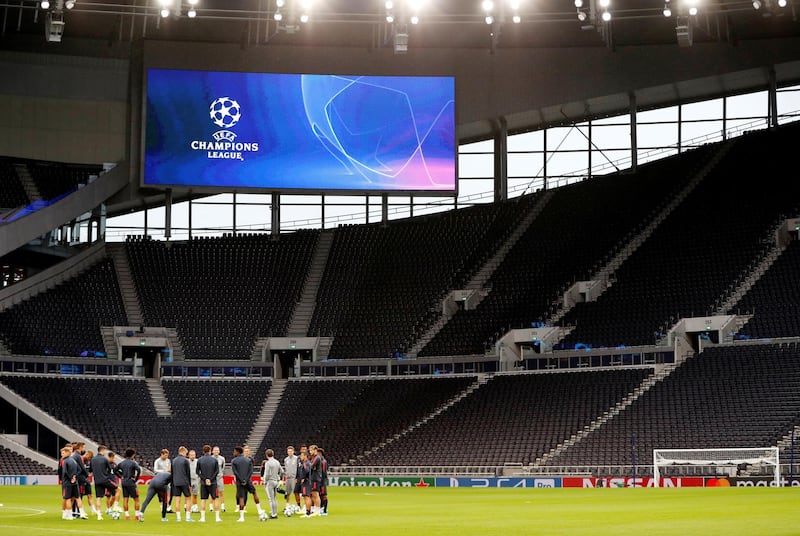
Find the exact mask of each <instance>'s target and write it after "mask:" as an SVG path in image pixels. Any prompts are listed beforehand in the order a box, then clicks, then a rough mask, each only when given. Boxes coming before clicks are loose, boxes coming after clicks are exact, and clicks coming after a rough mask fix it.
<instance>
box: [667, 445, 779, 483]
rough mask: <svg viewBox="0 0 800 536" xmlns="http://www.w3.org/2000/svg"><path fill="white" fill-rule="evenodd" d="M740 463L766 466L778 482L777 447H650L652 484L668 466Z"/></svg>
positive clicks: (705, 465)
mask: <svg viewBox="0 0 800 536" xmlns="http://www.w3.org/2000/svg"><path fill="white" fill-rule="evenodd" d="M741 464H748V465H762V466H766V467H770V468H771V469H772V473H773V475H774V478H775V486H776V487H779V486H780V482H781V466H780V459H779V454H778V447H764V448H720V449H654V450H653V480H654V483H653V485H654V486H655V487H658V486H660V482H661V470H662V468H664V467H670V466H679V465H683V466H703V467H712V466H713V467H720V466H728V467H731V466H733V467H735V466H738V465H741Z"/></svg>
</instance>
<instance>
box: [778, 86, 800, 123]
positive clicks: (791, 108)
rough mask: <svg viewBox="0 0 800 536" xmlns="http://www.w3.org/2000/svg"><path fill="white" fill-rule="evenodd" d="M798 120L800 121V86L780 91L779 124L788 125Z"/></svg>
mask: <svg viewBox="0 0 800 536" xmlns="http://www.w3.org/2000/svg"><path fill="white" fill-rule="evenodd" d="M792 116H794V117H792ZM783 118H786V119H783ZM798 119H800V86H794V87H792V88H786V89H781V90H778V122H779V123H788V122H789V121H796V120H798Z"/></svg>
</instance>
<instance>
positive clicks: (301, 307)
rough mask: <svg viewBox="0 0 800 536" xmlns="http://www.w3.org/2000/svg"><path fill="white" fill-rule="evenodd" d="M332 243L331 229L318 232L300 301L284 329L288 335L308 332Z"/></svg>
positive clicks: (303, 335) (295, 335) (298, 335)
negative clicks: (286, 327)
mask: <svg viewBox="0 0 800 536" xmlns="http://www.w3.org/2000/svg"><path fill="white" fill-rule="evenodd" d="M332 244H333V231H323V232H322V233H320V235H319V239H318V240H317V247H316V248H315V249H314V255H313V256H312V257H311V265H310V266H309V268H308V272H307V273H306V280H305V283H304V284H303V292H302V294H301V295H300V301H298V302H297V304H296V305H295V308H294V311H293V312H292V319H291V321H290V322H289V327H288V329H287V331H286V332H287V335H288V336H289V337H305V336H306V334H308V328H309V326H310V325H311V318H312V317H313V316H314V309H316V307H317V291H319V285H320V282H321V281H322V275H323V273H324V272H325V265H326V264H327V263H328V254H329V253H330V252H331V245H332Z"/></svg>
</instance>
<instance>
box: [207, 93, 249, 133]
mask: <svg viewBox="0 0 800 536" xmlns="http://www.w3.org/2000/svg"><path fill="white" fill-rule="evenodd" d="M209 108H210V111H209V115H210V116H211V120H212V121H213V122H214V124H215V125H217V126H218V127H219V128H231V127H232V126H234V125H235V124H236V123H238V122H239V119H241V117H242V110H241V108H240V107H239V103H238V102H236V101H235V100H233V99H232V98H230V97H220V98H218V99H217V100H215V101H214V102H212V103H211V106H210V107H209Z"/></svg>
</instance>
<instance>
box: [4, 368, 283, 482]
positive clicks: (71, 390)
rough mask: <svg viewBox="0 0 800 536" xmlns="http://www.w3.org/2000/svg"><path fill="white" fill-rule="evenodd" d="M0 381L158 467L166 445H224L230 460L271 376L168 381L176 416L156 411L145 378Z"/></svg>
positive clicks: (82, 429) (114, 447)
mask: <svg viewBox="0 0 800 536" xmlns="http://www.w3.org/2000/svg"><path fill="white" fill-rule="evenodd" d="M0 381H2V383H4V384H5V385H7V386H8V387H9V388H11V389H12V390H14V391H15V392H17V393H18V394H19V395H21V396H23V397H24V398H26V399H27V400H29V401H30V402H32V403H34V404H36V405H37V406H38V407H40V408H41V409H43V410H44V411H47V412H48V413H49V414H51V415H52V416H53V417H55V418H57V419H59V420H60V421H62V422H64V423H65V424H67V425H69V426H71V427H73V428H74V429H76V430H78V431H79V432H81V433H83V434H84V435H86V436H87V437H89V438H91V439H93V440H95V441H97V442H99V443H103V444H105V445H108V447H109V448H111V449H112V450H114V451H116V452H123V451H124V449H126V448H127V447H134V448H135V449H136V450H137V451H138V452H139V461H140V463H142V464H143V465H144V466H145V467H148V468H150V467H152V464H153V461H154V460H155V459H156V458H157V457H158V454H159V452H160V451H161V449H162V448H166V449H168V450H169V451H170V453H171V454H172V455H174V454H175V452H176V451H177V448H178V447H179V446H180V445H185V446H186V447H187V448H190V449H195V450H197V451H198V452H199V451H200V449H201V448H202V446H203V444H205V443H208V444H211V445H218V446H219V447H220V450H221V453H222V455H223V456H225V457H226V458H230V457H231V455H232V452H233V447H234V446H236V445H240V444H242V443H243V442H244V441H245V440H246V439H247V437H248V435H249V433H250V430H251V429H252V427H253V424H254V422H255V420H256V417H257V416H258V414H259V412H260V411H261V408H262V407H263V405H264V401H265V400H266V397H267V394H268V393H269V388H270V385H271V382H269V381H265V380H217V379H202V380H172V379H165V380H163V381H162V385H163V387H164V393H165V394H166V397H167V400H168V401H169V403H170V406H171V409H172V412H173V415H172V416H171V417H158V416H157V415H156V411H155V407H154V406H153V403H152V400H151V398H150V393H149V391H148V389H147V384H146V383H145V381H144V380H141V379H117V378H96V379H95V378H91V379H87V378H57V377H45V376H0Z"/></svg>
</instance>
